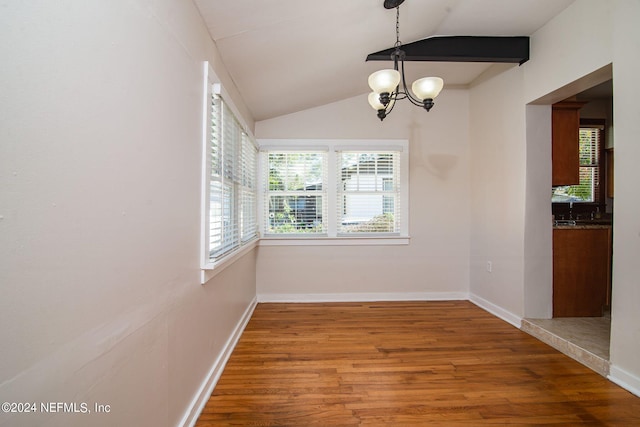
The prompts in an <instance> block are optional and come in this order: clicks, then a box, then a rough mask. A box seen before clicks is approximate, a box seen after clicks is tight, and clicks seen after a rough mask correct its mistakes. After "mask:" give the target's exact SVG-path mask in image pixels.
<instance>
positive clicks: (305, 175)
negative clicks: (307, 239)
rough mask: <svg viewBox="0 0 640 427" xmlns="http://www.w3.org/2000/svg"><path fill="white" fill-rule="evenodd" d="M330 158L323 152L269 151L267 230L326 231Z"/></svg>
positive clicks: (282, 231)
mask: <svg viewBox="0 0 640 427" xmlns="http://www.w3.org/2000/svg"><path fill="white" fill-rule="evenodd" d="M326 162H327V153H323V152H308V153H304V152H279V153H278V152H271V153H269V154H268V168H269V183H268V200H267V202H268V209H267V212H268V222H267V227H266V233H268V234H282V233H311V234H318V233H326V224H325V215H324V209H325V194H324V191H325V190H324V189H323V185H324V181H325V175H326Z"/></svg>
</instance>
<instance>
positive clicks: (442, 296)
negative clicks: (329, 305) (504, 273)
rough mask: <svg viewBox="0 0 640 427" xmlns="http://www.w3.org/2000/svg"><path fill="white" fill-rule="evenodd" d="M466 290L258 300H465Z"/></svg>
mask: <svg viewBox="0 0 640 427" xmlns="http://www.w3.org/2000/svg"><path fill="white" fill-rule="evenodd" d="M468 297H469V295H468V294H467V293H466V292H374V293H339V294H259V295H258V302H299V303H304V302H308V303H312V302H374V301H451V300H466V299H468Z"/></svg>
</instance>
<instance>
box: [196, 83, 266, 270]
mask: <svg viewBox="0 0 640 427" xmlns="http://www.w3.org/2000/svg"><path fill="white" fill-rule="evenodd" d="M209 108H210V115H209V116H210V135H209V147H208V148H209V150H208V165H207V166H208V167H207V169H208V171H209V175H208V176H209V179H208V181H209V200H208V211H209V212H208V218H209V221H208V227H207V228H208V245H207V246H208V256H209V261H210V262H214V261H216V260H218V259H220V258H221V257H223V256H225V255H228V254H230V253H231V252H232V251H234V250H235V249H238V248H239V247H240V246H241V245H242V244H243V243H244V242H248V241H250V240H253V239H255V238H256V237H257V214H256V207H257V182H256V177H257V173H256V170H257V149H256V145H255V143H254V142H253V140H252V139H251V137H250V136H249V134H247V132H245V131H244V129H243V127H242V126H241V124H240V122H239V121H238V119H237V118H236V117H235V115H234V114H233V111H232V110H231V108H230V107H229V105H227V104H226V103H225V102H224V100H223V98H222V96H221V95H220V94H218V93H211V97H210V105H209Z"/></svg>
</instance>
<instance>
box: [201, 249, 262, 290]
mask: <svg viewBox="0 0 640 427" xmlns="http://www.w3.org/2000/svg"><path fill="white" fill-rule="evenodd" d="M258 242H259V240H258V239H255V240H253V241H250V242H247V243H245V244H244V245H243V246H241V247H240V249H238V250H235V251H233V252H231V253H230V254H229V255H226V256H224V257H223V258H221V259H219V260H218V261H216V262H213V263H208V264H205V265H203V266H202V268H201V270H200V282H201V284H203V285H204V284H205V283H207V282H208V281H209V280H211V279H212V278H214V277H215V276H216V275H217V274H218V273H220V272H222V270H224V269H225V268H227V267H229V266H230V265H231V264H233V263H234V262H236V261H237V260H239V259H240V258H242V257H243V256H245V255H246V254H247V253H249V252H250V251H252V250H253V249H255V247H256V246H258Z"/></svg>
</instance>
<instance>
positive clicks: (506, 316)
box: [469, 294, 522, 329]
mask: <svg viewBox="0 0 640 427" xmlns="http://www.w3.org/2000/svg"><path fill="white" fill-rule="evenodd" d="M469 301H471V302H472V303H474V304H475V305H477V306H478V307H480V308H482V309H483V310H486V311H488V312H489V313H491V314H493V315H494V316H497V317H499V318H500V319H502V320H504V321H505V322H507V323H511V324H512V325H513V326H515V327H516V328H518V329H520V327H521V325H522V317H520V316H516V315H515V314H513V313H511V312H510V311H507V310H505V309H504V308H502V307H500V306H497V305H495V304H494V303H492V302H490V301H487V300H486V299H484V298H481V297H479V296H478V295H475V294H469Z"/></svg>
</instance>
